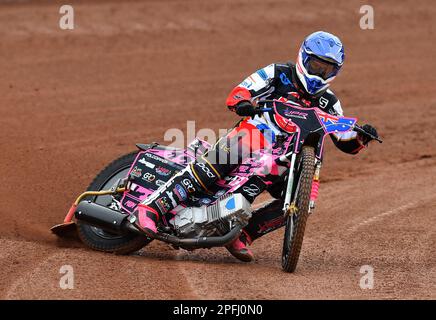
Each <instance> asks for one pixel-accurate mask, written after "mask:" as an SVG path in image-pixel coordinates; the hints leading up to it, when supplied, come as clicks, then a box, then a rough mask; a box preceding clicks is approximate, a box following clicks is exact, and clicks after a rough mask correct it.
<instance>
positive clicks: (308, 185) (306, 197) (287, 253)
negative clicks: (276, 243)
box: [282, 146, 315, 272]
mask: <svg viewBox="0 0 436 320" xmlns="http://www.w3.org/2000/svg"><path fill="white" fill-rule="evenodd" d="M295 174H296V176H295V177H296V180H295V183H297V191H296V199H297V201H296V206H297V211H296V213H294V214H291V215H289V216H288V217H287V218H286V227H285V237H284V240H283V251H282V268H283V270H284V271H285V272H294V271H295V268H296V267H297V263H298V258H299V257H300V251H301V246H302V244H303V237H304V231H305V228H306V221H307V218H308V217H309V202H310V193H311V191H312V181H313V176H314V174H315V149H314V148H313V147H310V146H305V147H303V150H302V152H301V154H300V158H299V165H298V166H297V171H296V173H295ZM294 199H295V197H294Z"/></svg>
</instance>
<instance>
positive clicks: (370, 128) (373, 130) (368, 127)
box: [359, 124, 378, 145]
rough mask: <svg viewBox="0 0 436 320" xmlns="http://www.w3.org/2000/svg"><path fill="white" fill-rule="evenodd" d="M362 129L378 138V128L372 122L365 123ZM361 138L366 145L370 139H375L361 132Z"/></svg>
mask: <svg viewBox="0 0 436 320" xmlns="http://www.w3.org/2000/svg"><path fill="white" fill-rule="evenodd" d="M362 129H363V130H364V131H365V132H367V133H369V134H370V135H372V136H374V137H376V138H378V133H377V130H376V128H374V127H373V126H372V125H370V124H365V125H364V126H363V127H362ZM359 138H360V140H361V141H362V143H363V144H364V145H366V144H368V143H369V142H370V141H372V140H374V139H373V138H371V137H369V136H367V135H366V134H363V133H359Z"/></svg>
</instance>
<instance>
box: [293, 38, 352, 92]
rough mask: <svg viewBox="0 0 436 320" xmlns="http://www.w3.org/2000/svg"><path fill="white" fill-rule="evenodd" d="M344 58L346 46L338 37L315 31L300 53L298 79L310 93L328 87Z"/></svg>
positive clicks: (307, 39)
mask: <svg viewBox="0 0 436 320" xmlns="http://www.w3.org/2000/svg"><path fill="white" fill-rule="evenodd" d="M344 58H345V55H344V46H343V45H342V42H341V40H339V38H338V37H336V36H334V35H332V34H331V33H328V32H324V31H317V32H314V33H312V34H311V35H309V36H308V37H307V38H306V39H305V40H304V42H303V44H302V45H301V48H300V52H299V53H298V59H297V63H296V71H297V76H298V79H300V81H301V83H302V84H303V86H304V88H305V89H306V91H307V92H308V93H309V94H316V93H318V92H320V91H321V90H324V89H327V88H328V87H329V85H330V82H331V81H332V80H333V79H334V78H335V77H336V75H337V74H338V72H339V70H340V69H341V67H342V65H343V63H344Z"/></svg>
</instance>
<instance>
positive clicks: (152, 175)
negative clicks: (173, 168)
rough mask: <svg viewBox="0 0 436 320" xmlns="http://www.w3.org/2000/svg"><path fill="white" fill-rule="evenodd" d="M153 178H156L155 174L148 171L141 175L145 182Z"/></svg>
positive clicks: (151, 180)
mask: <svg viewBox="0 0 436 320" xmlns="http://www.w3.org/2000/svg"><path fill="white" fill-rule="evenodd" d="M155 179H156V176H155V175H154V174H152V173H150V172H146V173H144V175H143V176H142V180H145V181H147V182H153V181H154V180H155Z"/></svg>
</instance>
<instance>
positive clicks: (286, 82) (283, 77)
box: [280, 72, 292, 86]
mask: <svg viewBox="0 0 436 320" xmlns="http://www.w3.org/2000/svg"><path fill="white" fill-rule="evenodd" d="M280 81H281V82H282V83H283V84H284V85H285V86H287V85H290V84H292V83H291V81H290V80H289V79H288V77H287V76H286V74H284V73H283V72H282V73H280Z"/></svg>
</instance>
